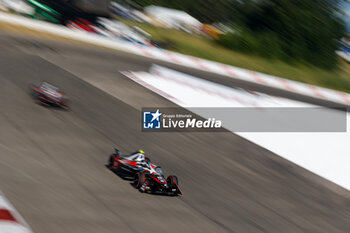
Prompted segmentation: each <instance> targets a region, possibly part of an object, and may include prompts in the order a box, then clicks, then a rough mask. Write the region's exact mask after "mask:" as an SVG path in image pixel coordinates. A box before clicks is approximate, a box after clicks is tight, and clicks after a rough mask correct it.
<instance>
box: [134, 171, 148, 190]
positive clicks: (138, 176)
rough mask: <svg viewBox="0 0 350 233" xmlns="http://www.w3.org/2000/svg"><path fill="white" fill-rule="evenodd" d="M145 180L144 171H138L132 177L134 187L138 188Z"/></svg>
mask: <svg viewBox="0 0 350 233" xmlns="http://www.w3.org/2000/svg"><path fill="white" fill-rule="evenodd" d="M145 182H146V176H145V174H144V173H141V172H138V173H136V174H135V177H134V183H133V184H134V187H135V188H137V189H139V188H141V186H142V185H143V184H144V183H145Z"/></svg>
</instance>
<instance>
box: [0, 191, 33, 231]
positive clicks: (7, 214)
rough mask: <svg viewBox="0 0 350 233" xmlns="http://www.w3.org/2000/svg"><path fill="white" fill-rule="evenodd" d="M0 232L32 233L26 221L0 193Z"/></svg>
mask: <svg viewBox="0 0 350 233" xmlns="http://www.w3.org/2000/svg"><path fill="white" fill-rule="evenodd" d="M0 232H1V233H33V232H32V230H31V229H30V227H29V225H28V224H27V223H26V221H25V220H24V219H23V218H22V217H21V215H20V214H19V213H18V212H17V210H16V209H15V208H14V207H13V206H12V205H11V203H10V202H9V201H8V200H7V198H6V197H5V196H4V194H3V193H2V192H0Z"/></svg>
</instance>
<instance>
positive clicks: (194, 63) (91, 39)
mask: <svg viewBox="0 0 350 233" xmlns="http://www.w3.org/2000/svg"><path fill="white" fill-rule="evenodd" d="M0 21H2V22H6V23H9V24H13V25H21V26H23V27H27V28H30V29H33V30H37V31H42V32H46V33H50V34H55V35H58V36H63V37H66V38H70V39H74V40H79V41H83V42H87V43H90V44H95V45H99V46H102V47H106V48H111V49H116V50H120V51H124V52H128V53H132V54H136V55H139V56H143V57H147V58H151V59H155V60H160V61H164V62H168V63H173V64H177V65H180V66H185V67H190V68H194V69H197V70H202V71H206V72H210V73H215V74H220V75H224V76H227V77H231V78H233V79H239V80H243V81H246V82H251V83H256V84H259V85H262V86H267V87H272V88H276V89H281V90H285V91H289V92H292V93H296V94H301V95H305V96H310V97H313V98H316V99H322V100H327V101H331V102H335V103H339V104H343V105H347V106H350V94H348V93H344V92H339V91H335V90H331V89H327V88H322V87H318V86H313V85H308V84H304V83H300V82H296V81H292V80H287V79H283V78H280V77H276V76H271V75H267V74H262V73H258V72H255V71H251V70H246V69H241V68H238V67H234V66H229V65H225V64H222V63H218V62H213V61H209V60H205V59H200V58H197V57H192V56H187V55H183V54H179V53H174V52H170V51H167V50H163V49H159V48H154V47H145V46H141V45H135V44H131V43H128V42H125V41H122V40H116V39H109V38H106V37H102V36H99V35H95V34H91V33H87V32H79V31H73V30H71V29H69V28H67V27H64V26H60V25H54V24H51V23H47V22H42V21H38V20H34V19H30V18H25V17H22V16H16V15H11V14H7V13H3V12H0Z"/></svg>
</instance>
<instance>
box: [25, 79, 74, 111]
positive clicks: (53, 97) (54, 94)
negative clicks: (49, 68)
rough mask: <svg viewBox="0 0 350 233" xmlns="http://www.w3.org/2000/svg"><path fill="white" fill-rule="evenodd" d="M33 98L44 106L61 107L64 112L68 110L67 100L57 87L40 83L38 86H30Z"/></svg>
mask: <svg viewBox="0 0 350 233" xmlns="http://www.w3.org/2000/svg"><path fill="white" fill-rule="evenodd" d="M30 89H31V92H32V96H33V98H34V99H35V100H36V101H37V102H38V103H40V104H42V105H44V106H55V107H61V108H63V109H65V110H70V107H69V105H68V98H67V97H66V95H65V94H64V93H63V92H60V91H59V90H58V88H57V87H55V86H53V85H51V84H48V83H46V82H44V83H42V84H41V85H40V86H36V85H30Z"/></svg>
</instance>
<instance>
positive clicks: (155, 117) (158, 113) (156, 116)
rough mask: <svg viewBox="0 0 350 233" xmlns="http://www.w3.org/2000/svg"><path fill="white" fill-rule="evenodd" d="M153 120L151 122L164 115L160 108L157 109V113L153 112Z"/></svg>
mask: <svg viewBox="0 0 350 233" xmlns="http://www.w3.org/2000/svg"><path fill="white" fill-rule="evenodd" d="M151 115H152V120H151V122H153V121H154V120H157V121H159V117H160V116H161V115H162V113H160V112H159V109H157V111H156V112H155V113H152V114H151Z"/></svg>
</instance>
